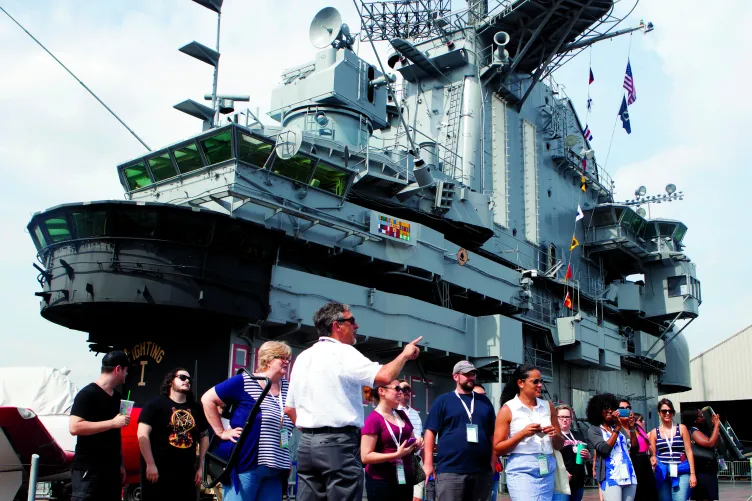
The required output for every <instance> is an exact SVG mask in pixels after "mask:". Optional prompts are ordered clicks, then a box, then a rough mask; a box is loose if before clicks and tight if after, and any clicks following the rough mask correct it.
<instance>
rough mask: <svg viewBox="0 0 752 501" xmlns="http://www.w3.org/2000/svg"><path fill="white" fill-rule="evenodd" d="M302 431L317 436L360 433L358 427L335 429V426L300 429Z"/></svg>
mask: <svg viewBox="0 0 752 501" xmlns="http://www.w3.org/2000/svg"><path fill="white" fill-rule="evenodd" d="M300 431H301V432H303V433H310V434H311V435H316V434H319V433H354V432H357V431H360V428H358V427H357V426H342V427H340V428H335V427H334V426H322V427H321V428H300Z"/></svg>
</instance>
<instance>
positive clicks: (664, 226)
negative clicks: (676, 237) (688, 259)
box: [658, 223, 676, 237]
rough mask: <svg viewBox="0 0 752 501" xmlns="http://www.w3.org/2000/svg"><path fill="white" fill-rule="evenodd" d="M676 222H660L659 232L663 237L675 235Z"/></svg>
mask: <svg viewBox="0 0 752 501" xmlns="http://www.w3.org/2000/svg"><path fill="white" fill-rule="evenodd" d="M675 229H676V223H658V234H659V235H660V236H662V237H670V236H673V234H674V230H675Z"/></svg>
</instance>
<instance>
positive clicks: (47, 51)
mask: <svg viewBox="0 0 752 501" xmlns="http://www.w3.org/2000/svg"><path fill="white" fill-rule="evenodd" d="M0 10H2V11H3V12H4V13H5V15H6V16H8V17H9V18H10V20H11V21H13V22H14V23H16V24H17V25H18V27H19V28H21V29H22V30H24V33H26V34H27V35H29V37H31V39H32V40H34V41H35V42H36V43H37V45H39V46H40V47H41V48H42V49H44V51H45V52H46V53H47V54H49V55H50V57H52V59H54V60H55V61H56V62H57V64H59V65H60V66H62V67H63V69H64V70H65V71H67V72H68V73H69V74H70V76H72V77H73V78H75V79H76V82H78V83H80V84H81V86H82V87H83V88H84V89H86V91H87V92H88V93H89V94H91V95H92V97H94V99H96V100H97V101H99V104H101V105H102V106H104V109H106V110H107V111H109V112H110V114H111V115H112V116H113V117H115V119H116V120H117V121H118V122H120V124H121V125H122V126H123V127H125V128H126V129H127V130H128V132H130V133H131V134H132V135H133V137H135V138H136V139H137V140H138V142H139V143H141V144H142V145H143V147H144V148H146V149H147V150H148V151H151V148H149V147H148V146H147V145H146V143H145V142H143V140H142V139H141V138H140V137H138V134H136V133H135V132H133V129H131V128H130V127H128V126H127V125H126V124H125V122H123V120H122V119H121V118H120V117H119V116H117V114H116V113H115V112H114V111H112V110H111V109H110V107H109V106H107V105H106V104H104V101H102V100H101V99H99V96H97V95H96V94H94V91H92V90H91V89H90V88H89V87H87V86H86V84H85V83H83V82H82V81H81V80H80V79H79V78H78V77H77V76H76V75H75V74H74V73H73V72H72V71H71V70H69V69H68V67H67V66H66V65H64V64H63V63H62V61H60V59H58V58H56V57H55V55H54V54H53V53H52V52H50V51H49V50H47V47H45V46H44V45H42V42H40V41H39V40H37V39H36V38H35V37H34V35H32V34H31V33H29V31H28V30H27V29H26V28H24V27H23V26H22V25H21V23H19V22H18V21H16V20H15V19H14V18H13V16H11V15H10V14H9V13H8V11H7V10H5V9H3V8H2V7H0Z"/></svg>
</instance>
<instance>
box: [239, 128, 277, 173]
mask: <svg viewBox="0 0 752 501" xmlns="http://www.w3.org/2000/svg"><path fill="white" fill-rule="evenodd" d="M272 148H273V146H272V144H271V143H266V142H264V141H260V140H258V139H256V138H254V137H251V136H248V135H246V134H240V141H238V160H240V161H241V162H246V163H249V164H251V165H255V166H256V167H259V168H263V167H264V164H266V161H267V159H268V158H269V155H271V153H272Z"/></svg>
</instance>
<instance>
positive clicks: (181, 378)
mask: <svg viewBox="0 0 752 501" xmlns="http://www.w3.org/2000/svg"><path fill="white" fill-rule="evenodd" d="M175 377H176V378H178V379H179V380H181V381H188V382H189V383H190V382H191V380H192V379H193V378H191V376H186V375H185V374H178V375H177V376H175Z"/></svg>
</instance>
